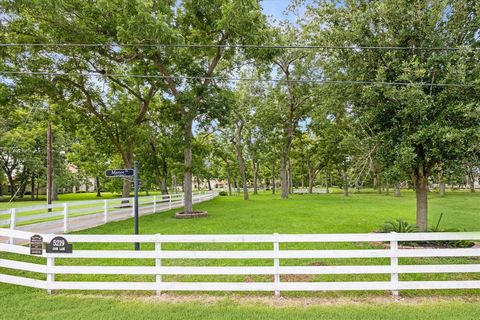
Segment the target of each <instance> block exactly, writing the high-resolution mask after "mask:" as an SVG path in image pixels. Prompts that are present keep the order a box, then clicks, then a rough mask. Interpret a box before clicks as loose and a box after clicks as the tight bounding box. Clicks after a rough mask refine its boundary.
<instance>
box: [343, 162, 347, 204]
mask: <svg viewBox="0 0 480 320" xmlns="http://www.w3.org/2000/svg"><path fill="white" fill-rule="evenodd" d="M342 177H343V195H344V196H345V197H348V173H347V170H346V169H344V170H343V171H342Z"/></svg>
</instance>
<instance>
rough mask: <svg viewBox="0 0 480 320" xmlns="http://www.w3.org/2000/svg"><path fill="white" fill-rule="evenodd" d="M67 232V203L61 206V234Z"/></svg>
mask: <svg viewBox="0 0 480 320" xmlns="http://www.w3.org/2000/svg"><path fill="white" fill-rule="evenodd" d="M67 232H68V203H66V202H65V203H64V204H63V233H67Z"/></svg>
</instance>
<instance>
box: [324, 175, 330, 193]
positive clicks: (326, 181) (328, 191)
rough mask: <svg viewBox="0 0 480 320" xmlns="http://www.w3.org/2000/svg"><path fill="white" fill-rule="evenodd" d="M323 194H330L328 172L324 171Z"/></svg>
mask: <svg viewBox="0 0 480 320" xmlns="http://www.w3.org/2000/svg"><path fill="white" fill-rule="evenodd" d="M325 193H327V194H329V193H330V182H329V181H328V171H325Z"/></svg>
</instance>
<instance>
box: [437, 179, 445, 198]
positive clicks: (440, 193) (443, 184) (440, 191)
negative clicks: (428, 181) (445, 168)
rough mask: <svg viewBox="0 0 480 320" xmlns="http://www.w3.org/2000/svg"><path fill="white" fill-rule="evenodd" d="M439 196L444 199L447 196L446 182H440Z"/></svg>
mask: <svg viewBox="0 0 480 320" xmlns="http://www.w3.org/2000/svg"><path fill="white" fill-rule="evenodd" d="M438 194H439V195H440V196H441V197H444V196H445V182H440V183H439V185H438Z"/></svg>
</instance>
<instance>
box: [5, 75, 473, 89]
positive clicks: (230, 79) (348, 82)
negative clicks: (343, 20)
mask: <svg viewBox="0 0 480 320" xmlns="http://www.w3.org/2000/svg"><path fill="white" fill-rule="evenodd" d="M0 75H29V76H35V75H44V76H83V77H116V78H142V79H172V80H212V81H223V82H243V81H245V82H246V81H249V82H266V83H269V82H270V83H279V82H282V83H314V84H338V85H342V84H343V85H398V86H422V87H460V88H471V87H475V86H476V85H475V84H471V83H420V82H405V81H404V82H391V81H369V80H320V79H288V80H286V79H278V78H274V79H267V78H246V77H228V78H226V77H202V76H178V75H171V76H170V75H168V76H167V75H149V74H126V73H106V72H105V73H103V72H102V73H96V72H88V73H86V72H85V73H82V72H50V71H0Z"/></svg>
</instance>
